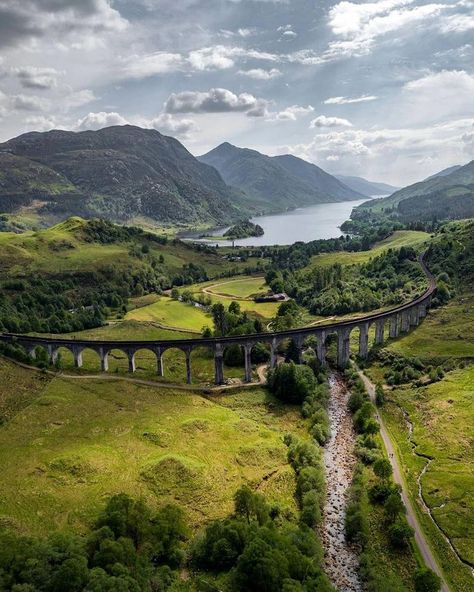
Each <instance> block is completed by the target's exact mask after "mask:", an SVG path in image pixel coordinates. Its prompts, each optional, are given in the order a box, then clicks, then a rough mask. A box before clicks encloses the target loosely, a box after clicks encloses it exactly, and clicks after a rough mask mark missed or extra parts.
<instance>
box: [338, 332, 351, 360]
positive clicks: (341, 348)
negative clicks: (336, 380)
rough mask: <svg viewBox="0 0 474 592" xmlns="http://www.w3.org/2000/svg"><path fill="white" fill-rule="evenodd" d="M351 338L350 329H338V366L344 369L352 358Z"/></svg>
mask: <svg viewBox="0 0 474 592" xmlns="http://www.w3.org/2000/svg"><path fill="white" fill-rule="evenodd" d="M350 336H351V332H350V330H349V329H338V331H337V365H338V367H339V368H341V369H343V368H345V367H346V366H347V364H348V363H349V358H350V353H351V352H350Z"/></svg>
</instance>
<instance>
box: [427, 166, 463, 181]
mask: <svg viewBox="0 0 474 592" xmlns="http://www.w3.org/2000/svg"><path fill="white" fill-rule="evenodd" d="M461 166H462V165H460V164H455V165H454V166H451V167H448V168H447V169H443V170H442V171H439V173H435V174H434V175H431V176H429V177H427V178H426V179H425V181H429V180H430V179H435V178H436V177H446V175H450V174H451V173H454V172H455V171H457V170H458V169H460V168H461Z"/></svg>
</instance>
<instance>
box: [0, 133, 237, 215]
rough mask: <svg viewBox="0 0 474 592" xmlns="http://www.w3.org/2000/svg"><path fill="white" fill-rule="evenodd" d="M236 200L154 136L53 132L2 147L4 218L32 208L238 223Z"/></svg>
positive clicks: (175, 145) (175, 146)
mask: <svg viewBox="0 0 474 592" xmlns="http://www.w3.org/2000/svg"><path fill="white" fill-rule="evenodd" d="M239 199H241V196H239V195H238V193H237V192H236V191H235V190H232V189H231V188H229V187H228V186H227V185H226V184H225V183H224V181H223V180H222V178H221V176H220V175H219V173H218V172H217V171H216V170H215V169H213V168H212V167H209V166H207V165H206V164H203V163H202V162H199V161H198V160H197V159H196V158H194V156H192V154H191V153H190V152H188V151H187V150H186V148H185V147H184V146H183V145H182V144H180V143H179V142H178V141H177V140H175V139H174V138H171V137H168V136H163V135H162V134H160V133H159V132H157V131H156V130H150V129H141V128H139V127H134V126H129V125H127V126H115V127H109V128H104V129H101V130H98V131H85V132H80V133H76V132H67V131H60V130H53V131H50V132H45V133H39V132H32V133H28V134H24V135H22V136H19V137H17V138H14V139H12V140H9V141H8V142H5V143H3V144H0V211H3V212H12V211H15V210H17V209H18V208H19V207H21V206H31V205H32V204H33V205H36V206H37V207H38V208H39V209H40V211H41V212H42V213H51V214H54V215H56V216H57V217H59V218H65V217H68V216H70V215H82V216H88V217H91V216H103V217H105V218H109V219H111V220H116V221H126V220H130V219H133V218H134V217H136V216H142V217H148V218H150V219H152V220H154V221H159V222H188V223H189V222H191V223H196V222H207V223H214V222H223V221H228V220H232V219H234V218H236V217H237V216H238V214H239V213H240V212H239V207H238V205H236V204H238V202H239Z"/></svg>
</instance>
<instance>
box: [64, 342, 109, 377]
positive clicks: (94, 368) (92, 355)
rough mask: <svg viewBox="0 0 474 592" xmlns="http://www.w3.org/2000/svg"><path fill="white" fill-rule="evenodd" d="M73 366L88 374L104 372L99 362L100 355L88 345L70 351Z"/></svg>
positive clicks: (104, 369)
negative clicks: (86, 371) (82, 369)
mask: <svg viewBox="0 0 474 592" xmlns="http://www.w3.org/2000/svg"><path fill="white" fill-rule="evenodd" d="M72 355H73V364H74V366H75V367H76V368H84V370H88V371H89V372H100V371H106V370H107V368H104V366H103V365H102V362H101V355H100V352H99V350H98V349H97V348H95V347H92V346H90V345H87V346H84V347H82V346H77V347H75V348H73V349H72Z"/></svg>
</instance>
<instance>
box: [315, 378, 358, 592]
mask: <svg viewBox="0 0 474 592" xmlns="http://www.w3.org/2000/svg"><path fill="white" fill-rule="evenodd" d="M329 385H330V389H331V399H330V402H329V407H328V413H329V420H330V422H331V437H330V439H329V442H328V443H327V444H326V447H325V452H324V464H325V467H326V488H327V497H326V504H325V507H324V512H323V523H322V526H321V531H320V532H321V540H322V543H323V547H324V549H325V571H326V573H327V574H328V576H329V579H330V580H331V582H332V583H333V585H334V586H335V587H336V589H337V590H339V592H361V591H362V584H361V582H360V578H359V556H358V552H357V549H356V548H354V547H353V546H351V545H349V544H348V543H347V542H346V539H345V532H344V520H345V507H346V504H347V498H348V489H349V487H350V484H351V482H352V474H353V471H354V466H355V464H356V458H355V455H354V440H355V434H354V431H353V429H352V418H351V416H350V413H349V411H348V409H347V400H348V398H349V395H350V393H349V392H348V391H347V389H346V387H345V385H344V382H343V381H342V380H341V378H340V377H339V376H338V375H337V374H332V375H331V376H330V378H329Z"/></svg>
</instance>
